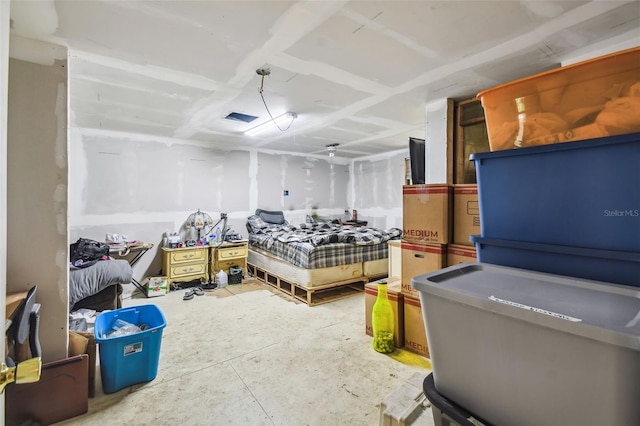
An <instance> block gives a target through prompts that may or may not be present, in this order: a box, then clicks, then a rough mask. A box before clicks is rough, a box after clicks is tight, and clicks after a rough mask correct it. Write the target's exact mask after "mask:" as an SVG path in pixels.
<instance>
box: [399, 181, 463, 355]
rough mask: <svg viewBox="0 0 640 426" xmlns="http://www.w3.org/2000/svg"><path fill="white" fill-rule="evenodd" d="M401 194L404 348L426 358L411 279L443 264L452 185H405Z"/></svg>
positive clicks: (417, 303)
mask: <svg viewBox="0 0 640 426" xmlns="http://www.w3.org/2000/svg"><path fill="white" fill-rule="evenodd" d="M402 195H403V196H402V205H403V215H402V225H403V240H402V243H401V248H402V294H403V296H404V299H403V302H404V303H403V304H404V347H405V349H407V350H409V351H411V352H415V353H417V354H420V355H423V356H426V357H428V356H429V346H428V344H427V335H426V331H425V327H424V321H423V319H422V311H421V308H420V299H419V295H418V292H417V291H415V290H414V289H413V288H412V287H411V279H412V278H413V277H415V276H417V275H421V274H425V273H427V272H433V271H437V270H439V269H442V268H444V267H445V265H446V258H447V251H446V247H447V244H449V242H450V241H451V238H452V231H453V229H452V225H453V221H452V220H451V219H452V218H451V216H452V214H453V186H451V185H445V184H435V185H431V184H428V185H408V186H404V187H403V189H402Z"/></svg>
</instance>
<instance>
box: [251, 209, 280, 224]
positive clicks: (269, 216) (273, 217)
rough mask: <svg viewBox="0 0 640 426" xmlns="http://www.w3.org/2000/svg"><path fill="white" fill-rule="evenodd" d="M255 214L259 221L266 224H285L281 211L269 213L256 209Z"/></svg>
mask: <svg viewBox="0 0 640 426" xmlns="http://www.w3.org/2000/svg"><path fill="white" fill-rule="evenodd" d="M256 214H257V215H258V216H259V217H260V219H262V220H264V221H265V222H267V223H273V224H275V225H282V224H284V223H286V222H287V221H286V220H285V219H284V213H283V212H282V210H277V211H269V210H262V209H256Z"/></svg>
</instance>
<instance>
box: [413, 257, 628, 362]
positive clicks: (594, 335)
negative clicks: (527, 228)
mask: <svg viewBox="0 0 640 426" xmlns="http://www.w3.org/2000/svg"><path fill="white" fill-rule="evenodd" d="M411 285H412V287H413V288H414V289H416V290H418V291H419V292H421V297H424V298H425V300H428V298H429V296H437V297H442V298H445V299H449V300H452V301H456V302H459V303H463V304H467V305H471V306H475V307H477V308H480V309H484V310H488V311H491V312H495V313H498V314H501V315H506V316H509V317H511V318H515V319H518V320H522V321H527V322H532V323H535V324H538V325H540V326H545V327H550V328H554V329H558V330H562V331H565V332H568V333H571V334H576V335H581V336H584V337H587V338H591V339H596V340H600V341H603V342H606V343H610V344H614V345H618V346H626V347H628V348H631V349H635V350H638V351H640V288H635V287H630V286H624V285H619V284H609V283H603V282H599V281H591V280H585V279H580V278H572V277H567V276H561V275H553V274H547V273H542V272H535V271H529V270H524V269H518V268H510V267H506V266H499V265H491V264H487V263H462V264H458V265H455V266H451V267H449V268H445V269H442V270H439V271H436V272H431V273H428V274H424V275H418V276H416V277H414V278H413V279H412V281H411ZM423 304H424V306H425V307H424V308H425V309H428V304H427V303H425V302H424V301H423Z"/></svg>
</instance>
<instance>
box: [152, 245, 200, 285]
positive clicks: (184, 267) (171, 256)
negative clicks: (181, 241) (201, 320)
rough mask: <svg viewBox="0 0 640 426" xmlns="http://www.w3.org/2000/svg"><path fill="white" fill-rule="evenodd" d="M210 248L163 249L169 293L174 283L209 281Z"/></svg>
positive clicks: (163, 269) (164, 271)
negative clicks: (198, 280)
mask: <svg viewBox="0 0 640 426" xmlns="http://www.w3.org/2000/svg"><path fill="white" fill-rule="evenodd" d="M208 261H209V247H183V248H175V249H172V248H165V247H163V248H162V271H163V273H164V275H166V276H167V292H168V291H169V289H170V287H171V283H173V282H174V281H192V280H195V279H198V278H204V279H206V280H208V279H209V272H208V269H207V265H208Z"/></svg>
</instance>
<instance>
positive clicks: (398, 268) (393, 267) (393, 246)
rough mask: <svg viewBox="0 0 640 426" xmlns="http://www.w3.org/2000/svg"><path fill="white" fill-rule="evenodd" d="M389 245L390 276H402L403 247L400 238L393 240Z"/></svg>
mask: <svg viewBox="0 0 640 426" xmlns="http://www.w3.org/2000/svg"><path fill="white" fill-rule="evenodd" d="M387 244H388V245H389V278H392V277H397V278H402V247H400V240H391V241H389V242H388V243H387Z"/></svg>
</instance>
